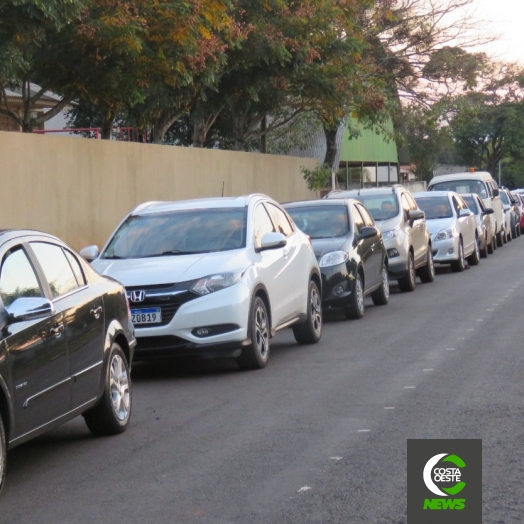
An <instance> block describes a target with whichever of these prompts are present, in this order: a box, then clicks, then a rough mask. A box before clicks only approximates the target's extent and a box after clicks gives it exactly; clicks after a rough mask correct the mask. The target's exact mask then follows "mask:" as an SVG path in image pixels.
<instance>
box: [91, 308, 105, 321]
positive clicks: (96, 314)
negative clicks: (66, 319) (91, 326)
mask: <svg viewBox="0 0 524 524" xmlns="http://www.w3.org/2000/svg"><path fill="white" fill-rule="evenodd" d="M101 314H102V306H98V307H94V308H93V309H92V310H91V315H93V316H94V317H95V318H96V319H99V318H100V315H101Z"/></svg>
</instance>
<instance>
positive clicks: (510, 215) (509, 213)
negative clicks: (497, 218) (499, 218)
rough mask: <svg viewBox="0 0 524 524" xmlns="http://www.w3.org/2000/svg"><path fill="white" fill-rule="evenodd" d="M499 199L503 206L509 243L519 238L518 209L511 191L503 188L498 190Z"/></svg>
mask: <svg viewBox="0 0 524 524" xmlns="http://www.w3.org/2000/svg"><path fill="white" fill-rule="evenodd" d="M500 198H501V199H502V203H503V204H504V217H505V219H506V230H507V231H508V238H507V240H508V241H510V242H511V240H513V239H514V238H517V236H519V235H518V234H517V231H518V229H519V228H520V207H519V206H518V201H517V199H516V198H515V197H514V196H513V195H512V194H511V191H509V190H508V189H507V188H505V187H502V188H501V190H500Z"/></svg>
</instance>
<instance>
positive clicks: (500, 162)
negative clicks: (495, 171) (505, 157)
mask: <svg viewBox="0 0 524 524" xmlns="http://www.w3.org/2000/svg"><path fill="white" fill-rule="evenodd" d="M501 186H502V160H499V187H501Z"/></svg>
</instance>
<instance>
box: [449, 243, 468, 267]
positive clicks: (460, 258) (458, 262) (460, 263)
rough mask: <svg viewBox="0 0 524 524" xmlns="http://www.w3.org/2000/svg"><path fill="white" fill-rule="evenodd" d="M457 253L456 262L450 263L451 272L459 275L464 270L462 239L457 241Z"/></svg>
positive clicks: (464, 260)
mask: <svg viewBox="0 0 524 524" xmlns="http://www.w3.org/2000/svg"><path fill="white" fill-rule="evenodd" d="M458 251H459V256H458V260H454V261H453V262H451V270H452V271H455V272H456V273H460V272H461V271H464V269H466V259H465V258H464V244H463V242H462V238H460V239H459V249H458Z"/></svg>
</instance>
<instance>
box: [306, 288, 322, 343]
mask: <svg viewBox="0 0 524 524" xmlns="http://www.w3.org/2000/svg"><path fill="white" fill-rule="evenodd" d="M309 307H310V312H311V324H312V326H313V330H314V331H315V333H316V334H317V335H318V334H319V333H320V332H321V331H322V303H321V300H320V295H319V293H318V290H317V288H316V286H314V287H312V288H311V295H310V302H309Z"/></svg>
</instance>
